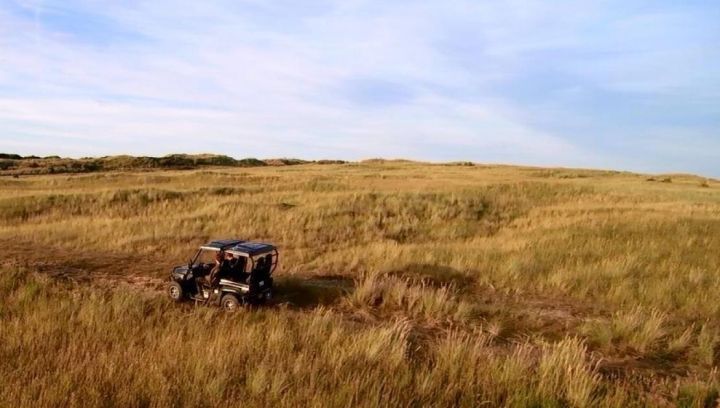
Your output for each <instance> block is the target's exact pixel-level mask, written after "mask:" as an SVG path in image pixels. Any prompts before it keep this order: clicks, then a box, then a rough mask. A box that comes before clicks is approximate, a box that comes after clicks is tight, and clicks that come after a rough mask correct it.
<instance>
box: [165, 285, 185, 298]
mask: <svg viewBox="0 0 720 408" xmlns="http://www.w3.org/2000/svg"><path fill="white" fill-rule="evenodd" d="M167 292H168V295H170V299H172V300H174V301H176V302H181V301H182V300H183V299H184V298H185V291H184V290H183V288H182V286H180V284H179V283H177V282H170V284H169V285H168V287H167Z"/></svg>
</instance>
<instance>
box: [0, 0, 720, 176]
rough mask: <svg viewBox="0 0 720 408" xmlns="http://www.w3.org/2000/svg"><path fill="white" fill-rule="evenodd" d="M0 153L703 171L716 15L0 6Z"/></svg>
mask: <svg viewBox="0 0 720 408" xmlns="http://www.w3.org/2000/svg"><path fill="white" fill-rule="evenodd" d="M0 151H6V152H15V153H20V154H37V155H50V154H59V155H63V156H73V157H79V156H95V155H109V154H121V153H124V154H137V155H140V154H143V155H163V154H168V153H173V152H188V153H199V152H213V153H224V154H228V155H231V156H235V157H249V156H254V157H281V156H286V157H300V158H307V159H318V158H339V159H350V160H354V159H362V158H369V157H388V158H395V157H403V158H411V159H419V160H432V161H449V160H471V161H476V162H486V163H511V164H531V165H552V166H572V167H595V168H614V169H624V170H634V171H642V172H692V173H699V174H704V175H710V176H720V3H718V2H717V1H693V0H689V1H666V0H653V1H635V0H626V1H616V0H606V1H605V0H603V1H600V0H598V1H594V0H588V1H583V2H575V1H564V0H558V1H540V0H537V1H535V0H509V1H484V0H462V1H461V0H442V1H441V0H426V1H422V0H419V1H405V0H395V1H362V0H343V1H340V0H317V1H300V0H297V1H290V0H279V1H277V0H276V1H259V0H235V1H226V2H225V1H195V2H186V3H185V4H183V2H180V1H164V0H160V1H151V2H145V1H139V0H130V1H122V2H109V1H108V2H102V1H96V0H62V1H41V0H23V1H16V0H0Z"/></svg>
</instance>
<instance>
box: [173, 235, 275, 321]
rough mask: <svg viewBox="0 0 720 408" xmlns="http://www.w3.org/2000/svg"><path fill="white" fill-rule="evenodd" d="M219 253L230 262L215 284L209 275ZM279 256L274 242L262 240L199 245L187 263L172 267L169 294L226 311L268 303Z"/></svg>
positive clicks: (214, 242)
mask: <svg viewBox="0 0 720 408" xmlns="http://www.w3.org/2000/svg"><path fill="white" fill-rule="evenodd" d="M218 253H221V254H222V255H223V262H227V264H225V265H223V267H222V268H221V270H222V273H220V275H219V276H218V278H219V280H217V282H216V283H215V284H214V285H213V284H212V283H210V282H208V281H207V276H208V275H209V274H210V272H211V270H212V269H213V267H215V265H216V262H215V260H216V257H217V255H218ZM278 255H279V254H278V250H277V248H276V247H275V246H274V245H271V244H266V243H262V242H251V241H243V240H240V239H224V240H217V241H212V242H209V243H207V244H205V245H203V246H201V247H200V249H199V250H198V251H197V253H196V254H195V256H194V257H193V258H191V259H190V261H189V262H188V264H187V265H183V266H177V267H175V268H173V270H172V272H171V273H170V282H169V283H168V286H167V292H168V295H170V298H171V299H173V300H174V301H176V302H182V301H184V300H194V301H195V302H196V303H197V302H200V303H204V304H213V305H217V306H222V307H223V308H224V309H227V310H234V309H237V308H238V307H239V306H241V305H247V304H260V303H265V302H267V301H269V300H270V299H272V296H273V278H272V274H273V272H274V271H275V268H276V267H277V264H278ZM225 258H227V259H225Z"/></svg>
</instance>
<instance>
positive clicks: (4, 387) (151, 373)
mask: <svg viewBox="0 0 720 408" xmlns="http://www.w3.org/2000/svg"><path fill="white" fill-rule="evenodd" d="M1 159H2V160H5V161H12V162H13V163H15V165H14V167H12V166H11V167H9V168H8V169H7V170H6V172H5V173H3V174H5V176H0V248H2V249H0V255H2V259H3V263H2V266H0V269H1V270H0V290H2V292H3V294H4V295H3V298H2V300H0V320H1V321H2V323H3V330H2V331H0V406H37V405H40V406H83V407H84V406H108V405H119V406H188V405H190V406H218V405H222V404H232V405H235V404H237V403H238V401H241V402H242V403H243V404H247V405H249V406H263V405H265V406H267V405H274V406H288V407H290V406H292V407H295V406H468V407H476V406H483V405H485V406H551V407H552V406H573V407H585V406H607V407H616V406H687V407H711V406H717V404H718V403H719V402H720V401H719V398H720V373H718V368H717V367H718V366H720V317H719V316H720V302H717V301H716V299H717V294H718V293H720V252H719V251H717V248H720V183H718V182H717V181H715V180H712V179H705V178H697V177H694V176H688V175H678V174H673V175H662V176H654V177H653V178H652V179H653V180H654V181H658V182H648V181H649V177H648V176H647V175H637V174H632V173H623V172H608V171H591V170H578V169H538V168H521V167H510V166H482V165H475V164H472V163H451V164H450V165H445V164H442V165H441V164H438V165H431V164H423V163H414V162H408V161H386V160H370V161H366V162H361V163H345V164H343V163H326V164H325V165H319V164H317V163H314V164H313V163H306V164H297V165H294V166H279V165H275V166H269V165H267V163H265V164H266V165H258V166H255V165H253V167H241V166H240V165H237V164H236V163H228V165H223V163H221V162H214V163H210V164H204V162H202V161H194V162H193V164H192V165H188V166H184V165H179V166H178V168H176V167H175V166H174V165H172V166H170V167H172V169H163V167H165V166H164V165H158V166H155V165H151V164H147V165H140V166H136V165H134V164H131V165H127V164H117V165H110V164H103V165H102V166H100V167H99V168H97V169H95V170H92V171H91V172H90V173H87V174H52V175H51V174H37V175H33V176H22V177H20V178H14V177H12V175H13V174H18V171H20V169H25V168H26V167H24V166H25V165H26V164H27V163H30V162H32V161H36V162H37V161H38V160H49V161H52V160H62V159H25V158H16V157H3V158H1ZM94 160H98V161H101V162H103V163H109V162H111V161H112V160H120V161H121V162H123V163H135V162H136V161H139V162H143V161H144V160H145V158H125V159H118V158H114V159H86V161H87V163H91V162H93V161H94ZM193 160H195V159H193ZM18 162H22V164H21V165H17V163H18ZM78 162H83V161H78ZM181 162H182V161H181ZM148 163H153V162H152V161H150V162H148ZM276 164H278V163H276ZM53 166H55V165H53ZM198 167H200V168H198ZM27 168H31V167H27ZM41 168H43V169H44V168H45V167H41ZM180 168H182V169H184V170H180ZM188 168H189V169H188ZM108 169H112V170H113V171H107V170H108ZM101 170H102V171H101ZM20 173H22V174H27V173H24V170H22V171H20ZM38 173H42V172H41V171H38ZM665 179H668V180H671V182H663V181H664V180H665ZM235 236H238V237H248V238H252V239H259V240H267V241H270V242H274V243H276V244H278V245H279V247H280V249H281V258H280V268H279V269H278V271H277V272H276V276H277V279H278V286H279V287H278V294H279V298H278V299H277V302H276V305H274V306H273V307H269V308H261V309H247V310H242V311H241V312H239V313H235V314H227V313H223V312H222V311H219V310H215V309H212V308H205V307H195V306H193V305H181V306H178V305H175V304H171V303H170V302H169V300H168V299H166V296H165V295H164V293H163V292H162V284H163V279H166V277H167V274H168V271H169V270H170V268H171V267H172V266H173V265H174V264H180V263H183V262H184V261H185V260H186V259H187V258H188V257H189V256H190V255H191V254H192V252H193V250H194V248H195V247H197V245H199V244H201V243H203V242H204V241H206V240H208V239H211V238H222V237H235Z"/></svg>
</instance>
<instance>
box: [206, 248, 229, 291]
mask: <svg viewBox="0 0 720 408" xmlns="http://www.w3.org/2000/svg"><path fill="white" fill-rule="evenodd" d="M228 255H230V256H231V257H232V255H231V254H228ZM229 267H230V263H229V262H228V260H227V257H226V256H225V252H223V251H218V253H217V254H216V255H215V266H213V268H212V270H211V271H210V274H209V275H208V284H209V286H210V288H214V287H216V286H217V285H218V283H220V278H221V277H222V276H227V271H228V269H229Z"/></svg>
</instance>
